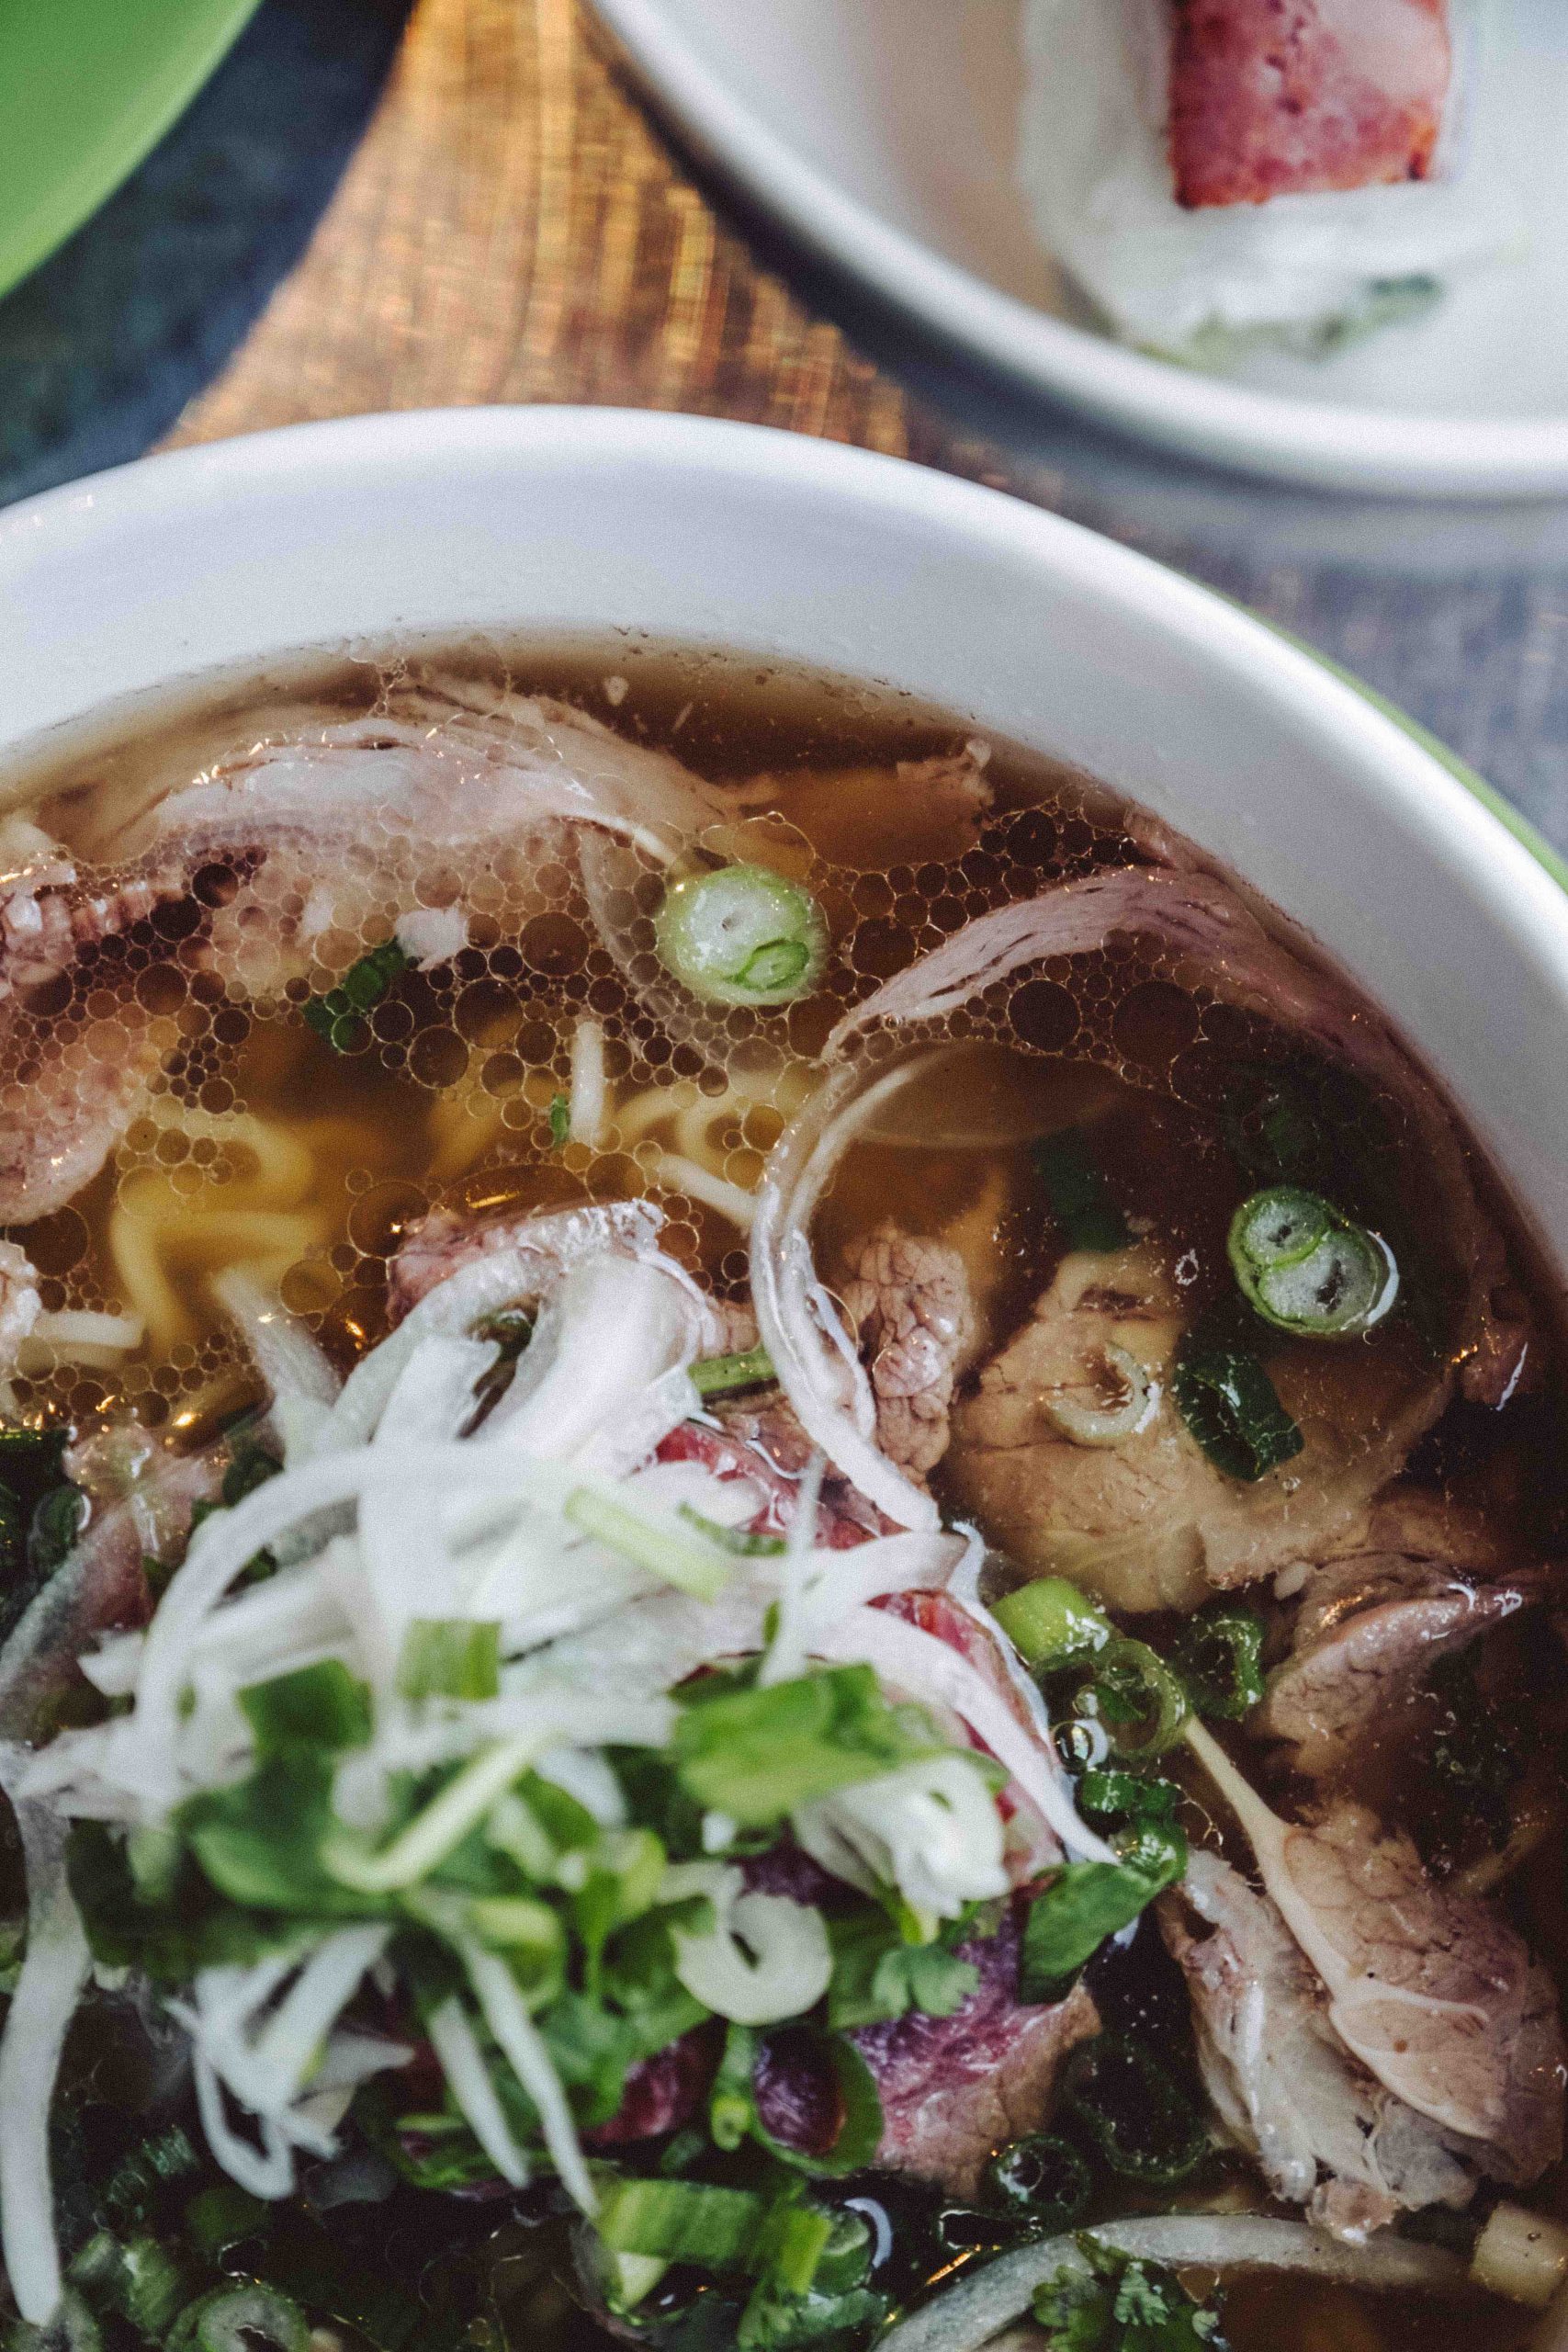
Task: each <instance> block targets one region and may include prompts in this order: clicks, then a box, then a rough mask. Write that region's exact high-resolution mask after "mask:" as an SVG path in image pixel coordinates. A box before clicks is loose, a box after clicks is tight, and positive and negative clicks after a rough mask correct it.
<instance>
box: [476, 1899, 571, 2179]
mask: <svg viewBox="0 0 1568 2352" xmlns="http://www.w3.org/2000/svg"><path fill="white" fill-rule="evenodd" d="M463 1964H464V1966H465V1967H466V1968H467V1970H468V1981H469V1983H470V1984H471V1985H473V1988H474V1991H475V1993H476V1994H477V1996H478V1997H479V2007H480V2008H481V2009H482V2010H483V2011H484V2019H485V2023H486V2025H488V2026H489V2028H490V2030H491V2033H493V2034H494V2036H495V2038H496V2041H497V2042H498V2043H499V2044H500V2047H501V2051H502V2056H503V2057H504V2058H505V2060H506V2063H507V2064H508V2065H509V2066H510V2067H511V2069H512V2071H513V2074H514V2075H516V2077H517V2079H518V2081H519V2082H520V2083H521V2084H522V2086H523V2087H524V2089H525V2091H526V2092H527V2094H528V2096H529V2098H531V2099H532V2100H533V2102H534V2105H535V2107H536V2109H537V2110H538V2116H539V2128H540V2130H541V2131H543V2133H544V2135H545V2145H546V2147H547V2149H548V2150H549V2154H550V2162H551V2163H552V2164H553V2165H555V2168H556V2170H557V2172H558V2174H559V2175H560V2177H561V2180H562V2182H563V2183H564V2185H565V2187H566V2188H567V2189H568V2190H569V2192H570V2195H571V2196H572V2197H574V2198H575V2199H576V2200H577V2202H578V2204H579V2205H580V2206H581V2209H582V2211H583V2212H585V2213H587V2214H589V2215H590V2216H592V2214H593V2213H595V2212H597V2211H598V2208H599V2199H598V2198H597V2196H596V2195H595V2193H594V2188H593V2183H592V2180H591V2179H590V2178H589V2176H588V2166H587V2164H586V2162H585V2161H584V2159H583V2154H582V2146H581V2142H580V2141H579V2139H578V2136H577V2126H576V2124H575V2123H574V2122H573V2121H572V2116H571V2109H570V2107H569V2106H568V2104H567V2098H566V2093H565V2091H564V2090H562V2088H561V2084H560V2077H559V2075H558V2074H557V2073H556V2070H555V2067H554V2066H553V2065H552V2064H551V2063H550V2055H549V2052H548V2051H547V2049H546V2047H545V2044H544V2041H543V2040H542V2038H541V2036H540V2033H539V2030H538V2028H537V2027H536V2025H535V2023H534V2020H533V2018H531V2017H530V2016H529V2015H528V2012H527V2009H526V2008H525V2007H524V2003H523V1996H522V1995H521V1994H520V1993H519V1991H518V1989H517V1984H516V1980H515V1978H514V1977H513V1974H512V1972H511V1970H510V1969H509V1968H508V1967H507V1966H506V1964H505V1962H503V1961H501V1960H498V1959H497V1958H496V1956H495V1954H494V1953H493V1952H490V1951H485V1950H484V1948H483V1946H482V1945H480V1944H476V1943H466V1944H465V1945H464V1947H463Z"/></svg>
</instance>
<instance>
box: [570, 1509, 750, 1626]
mask: <svg viewBox="0 0 1568 2352" xmlns="http://www.w3.org/2000/svg"><path fill="white" fill-rule="evenodd" d="M562 1517H563V1518H566V1519H569V1520H570V1521H571V1523H572V1525H573V1526H574V1527H581V1530H582V1532H583V1533H584V1534H585V1535H592V1537H593V1539H594V1541H595V1543H599V1544H608V1545H609V1546H610V1549H611V1550H612V1551H613V1552H619V1553H621V1554H622V1555H624V1557H625V1558H626V1559H628V1560H635V1561H636V1563H637V1566H638V1567H639V1568H646V1569H647V1570H648V1572H649V1575H650V1576H656V1577H663V1579H664V1581H665V1583H666V1584H672V1585H676V1586H678V1587H679V1589H681V1591H682V1592H689V1593H690V1594H691V1595H692V1597H693V1599H694V1600H717V1599H718V1596H719V1594H720V1593H721V1592H722V1591H723V1590H724V1588H725V1586H726V1585H727V1584H728V1581H729V1577H730V1572H731V1567H732V1565H733V1564H732V1563H731V1561H729V1560H728V1559H727V1558H726V1556H725V1555H724V1554H723V1553H722V1552H721V1551H718V1550H717V1549H716V1547H715V1546H714V1545H712V1544H703V1543H698V1542H695V1541H694V1539H693V1538H691V1537H690V1536H682V1534H681V1533H680V1532H678V1531H677V1530H676V1529H674V1528H672V1527H669V1526H665V1525H661V1524H660V1522H659V1521H657V1520H651V1519H644V1518H643V1517H642V1515H641V1513H640V1512H638V1511H635V1510H627V1509H626V1505H625V1504H624V1503H618V1502H615V1501H613V1500H612V1499H611V1498H610V1497H609V1496H608V1495H604V1494H600V1493H599V1492H598V1490H597V1489H596V1488H594V1487H575V1488H574V1489H573V1490H572V1492H571V1493H570V1495H569V1496H568V1497H567V1498H566V1502H565V1504H564V1506H563V1507H562Z"/></svg>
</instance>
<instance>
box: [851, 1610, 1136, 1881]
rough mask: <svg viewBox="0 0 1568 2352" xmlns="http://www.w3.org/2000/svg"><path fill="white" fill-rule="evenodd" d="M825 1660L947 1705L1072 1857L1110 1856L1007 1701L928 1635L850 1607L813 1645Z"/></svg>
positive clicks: (1104, 1858) (879, 1612)
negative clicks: (866, 1669)
mask: <svg viewBox="0 0 1568 2352" xmlns="http://www.w3.org/2000/svg"><path fill="white" fill-rule="evenodd" d="M817 1647H818V1654H819V1655H820V1656H821V1657H832V1658H838V1659H840V1661H843V1662H846V1663H850V1662H855V1663H860V1662H863V1663H864V1664H865V1665H867V1666H870V1667H873V1668H874V1669H875V1671H876V1673H877V1674H878V1676H879V1677H880V1678H881V1679H882V1680H883V1681H885V1682H891V1683H895V1684H897V1686H898V1687H899V1688H900V1689H901V1690H904V1691H908V1694H909V1696H910V1697H911V1698H912V1699H928V1700H931V1701H934V1702H938V1703H940V1704H942V1705H943V1706H948V1707H951V1708H953V1711H954V1713H957V1714H960V1715H962V1716H963V1718H964V1722H965V1723H966V1724H969V1726H970V1728H971V1729H972V1730H974V1731H976V1732H978V1734H979V1736H980V1737H981V1738H982V1739H983V1740H984V1741H985V1743H986V1745H987V1747H988V1748H989V1749H990V1751H991V1753H992V1755H993V1756H995V1758H997V1761H998V1763H999V1764H1000V1765H1002V1766H1003V1768H1004V1769H1005V1770H1006V1771H1007V1772H1008V1773H1009V1774H1010V1777H1011V1778H1012V1779H1013V1780H1014V1781H1017V1783H1018V1785H1019V1787H1020V1788H1021V1790H1022V1791H1023V1793H1024V1795H1025V1796H1026V1797H1028V1798H1029V1800H1030V1802H1031V1803H1032V1804H1033V1805H1035V1806H1036V1807H1037V1809H1038V1810H1039V1812H1040V1813H1041V1814H1042V1815H1043V1816H1044V1818H1045V1820H1046V1821H1047V1822H1048V1823H1049V1824H1050V1826H1051V1827H1052V1829H1054V1830H1055V1833H1056V1836H1057V1837H1058V1838H1060V1839H1061V1841H1062V1844H1063V1845H1064V1846H1065V1847H1066V1849H1067V1851H1068V1852H1069V1853H1071V1854H1077V1855H1080V1856H1082V1857H1083V1858H1084V1859H1086V1860H1090V1861H1097V1862H1113V1861H1115V1860H1116V1859H1117V1858H1116V1855H1115V1854H1114V1852H1113V1851H1112V1850H1111V1848H1110V1847H1109V1846H1108V1845H1107V1844H1106V1843H1105V1840H1104V1839H1103V1838H1097V1837H1096V1836H1095V1834H1094V1832H1093V1830H1092V1829H1089V1828H1088V1827H1086V1826H1085V1825H1084V1823H1083V1822H1082V1821H1080V1820H1079V1818H1078V1815H1077V1811H1076V1809H1075V1807H1074V1805H1073V1802H1072V1799H1071V1797H1070V1796H1069V1795H1068V1793H1067V1791H1066V1787H1065V1786H1064V1778H1065V1776H1064V1775H1063V1773H1062V1771H1061V1769H1060V1767H1059V1766H1058V1765H1057V1764H1056V1763H1055V1758H1054V1756H1053V1754H1052V1752H1051V1751H1050V1750H1049V1749H1048V1748H1046V1747H1043V1745H1042V1743H1041V1741H1040V1739H1039V1738H1038V1736H1037V1735H1036V1734H1035V1733H1034V1732H1033V1731H1032V1730H1026V1729H1025V1727H1024V1725H1023V1724H1021V1723H1020V1722H1019V1720H1018V1717H1017V1716H1016V1715H1015V1714H1014V1713H1013V1712H1012V1709H1011V1708H1010V1706H1009V1704H1008V1702H1007V1701H1006V1700H1005V1699H1004V1698H1003V1697H1002V1696H1001V1694H1000V1693H999V1692H998V1691H995V1690H993V1689H992V1687H991V1685H990V1683H988V1682H987V1679H986V1678H985V1676H984V1675H983V1674H981V1673H980V1671H979V1670H978V1668H976V1667H974V1666H971V1664H970V1663H969V1660H968V1659H967V1658H966V1657H961V1656H960V1654H959V1652H958V1651H957V1650H955V1649H953V1647H951V1645H949V1644H948V1643H946V1642H943V1641H939V1640H938V1638H937V1636H936V1635H935V1634H924V1633H922V1632H921V1631H920V1629H919V1626H917V1625H908V1624H906V1623H904V1622H903V1620H902V1619H901V1618H897V1617H892V1616H889V1615H888V1613H887V1612H886V1610H881V1609H856V1610H852V1611H850V1612H849V1613H848V1614H847V1615H846V1616H845V1617H843V1618H842V1619H840V1622H839V1623H838V1624H837V1625H835V1626H832V1627H831V1628H830V1629H829V1631H828V1632H827V1633H825V1634H822V1635H821V1636H820V1637H819V1638H818V1644H817Z"/></svg>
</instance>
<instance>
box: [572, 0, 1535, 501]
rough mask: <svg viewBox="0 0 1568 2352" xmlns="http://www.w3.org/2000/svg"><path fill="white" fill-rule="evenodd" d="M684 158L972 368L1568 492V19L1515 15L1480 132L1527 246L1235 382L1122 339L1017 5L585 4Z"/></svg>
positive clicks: (1202, 430)
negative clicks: (1055, 229)
mask: <svg viewBox="0 0 1568 2352" xmlns="http://www.w3.org/2000/svg"><path fill="white" fill-rule="evenodd" d="M594 5H595V6H596V7H597V9H598V12H599V15H600V16H601V17H602V18H603V19H604V23H605V25H606V26H607V27H608V28H609V29H610V31H611V33H612V35H613V36H614V38H615V41H616V43H617V45H618V47H619V48H620V50H621V51H622V52H623V54H624V55H625V56H626V59H627V61H628V62H629V63H630V64H631V66H632V68H633V70H634V72H635V73H636V74H637V78H638V80H639V81H640V82H641V83H642V85H643V86H644V87H645V88H646V89H647V90H648V92H649V95H650V96H652V97H653V99H654V100H655V102H656V104H657V105H658V106H659V107H660V108H661V110H662V111H663V112H664V114H665V115H666V116H668V118H669V119H671V121H672V122H673V123H674V125H675V127H676V128H677V130H679V131H680V132H681V133H682V136H683V137H684V138H685V139H686V140H687V141H688V142H689V143H690V144H691V146H692V147H693V148H694V149H695V150H696V151H697V153H699V154H701V155H702V156H703V157H704V158H705V160H706V161H707V162H708V163H710V164H715V165H716V167H717V168H718V169H719V170H720V171H721V172H722V173H723V174H724V175H726V176H727V177H728V179H729V180H731V181H732V182H733V183H735V184H736V185H737V186H738V187H740V188H742V189H743V190H744V191H745V192H746V194H747V195H748V196H750V198H752V199H753V201H754V202H756V203H757V204H759V205H761V206H762V207H764V208H765V209H766V210H768V211H769V212H771V213H773V215H774V216H775V218H777V219H778V220H781V221H783V222H784V225H785V226H786V228H788V229H789V230H790V231H791V232H792V233H793V234H794V235H795V236H796V237H797V238H799V239H801V240H802V241H803V242H804V243H806V244H807V245H809V246H810V247H811V248H812V249H813V250H814V251H815V252H817V253H818V254H823V255H825V256H826V257H827V259H828V260H829V261H830V262H833V263H835V264H836V265H838V266H840V268H842V269H845V270H848V271H850V272H851V273H852V275H853V276H854V277H857V278H859V279H860V280H862V281H863V283H864V284H866V285H868V286H871V287H873V288H875V290H876V291H877V292H878V293H879V294H881V295H883V296H885V297H886V299H887V300H889V301H891V302H893V303H895V304H897V306H898V308H899V309H900V310H901V311H905V312H906V313H907V314H908V316H909V317H911V318H913V319H915V320H916V321H918V322H919V323H920V324H921V325H922V326H924V327H926V328H927V329H929V330H931V332H932V333H934V334H937V335H939V336H940V337H942V339H943V340H944V341H945V342H947V343H950V344H953V345H957V346H958V347H959V348H961V349H962V350H964V352H966V353H967V354H968V355H969V356H971V357H972V358H973V359H976V360H978V361H979V362H980V363H981V364H982V365H983V366H985V367H987V368H995V369H999V370H1000V371H1002V372H1003V373H1004V374H1006V375H1008V376H1010V377H1011V378H1012V379H1014V380H1015V381H1017V382H1020V383H1021V384H1023V385H1024V386H1025V387H1027V388H1029V389H1031V390H1035V391H1037V392H1043V393H1044V394H1047V395H1048V396H1049V397H1051V398H1052V399H1053V400H1055V401H1064V402H1066V404H1067V405H1068V406H1069V407H1071V408H1074V409H1076V410H1077V411H1078V412H1079V413H1082V414H1084V415H1088V416H1090V417H1094V418H1097V419H1099V420H1100V422H1102V423H1104V424H1112V425H1116V426H1119V427H1121V428H1122V430H1123V431H1125V432H1128V433H1132V434H1135V435H1137V436H1138V437H1139V438H1140V439H1141V440H1145V441H1150V442H1153V443H1155V444H1156V445H1158V446H1159V447H1163V448H1167V449H1176V450H1180V451H1183V452H1185V453H1186V454H1187V455H1189V456H1191V457H1196V458H1204V459H1206V460H1208V461H1210V462H1211V463H1215V464H1220V465H1228V466H1236V467H1241V468H1245V469H1247V470H1248V471H1252V472H1257V473H1262V474H1270V475H1273V476H1275V477H1277V478H1278V479H1279V480H1280V481H1292V482H1306V483H1311V484H1312V485H1314V487H1318V488H1330V489H1336V490H1344V491H1354V492H1377V493H1391V492H1398V493H1404V494H1406V495H1419V496H1428V497H1441V498H1473V499H1500V498H1531V499H1533V498H1544V497H1561V496H1562V494H1563V493H1564V492H1568V332H1565V325H1564V321H1565V306H1568V236H1565V235H1564V233H1563V220H1564V206H1565V204H1568V141H1565V140H1564V138H1563V135H1562V125H1563V119H1564V108H1565V107H1568V9H1565V8H1564V7H1563V6H1562V0H1507V6H1506V8H1503V9H1500V10H1499V11H1498V25H1497V28H1496V30H1497V35H1498V39H1497V41H1496V50H1495V56H1494V58H1493V61H1492V65H1491V69H1490V70H1489V72H1488V74H1487V77H1486V80H1485V82H1484V84H1483V87H1482V90H1481V92H1480V103H1479V105H1478V107H1476V109H1475V120H1474V122H1473V123H1472V136H1473V138H1474V141H1475V144H1476V148H1477V151H1478V153H1479V154H1480V155H1481V156H1482V157H1483V159H1487V160H1488V161H1489V162H1490V163H1491V164H1493V165H1494V166H1495V168H1496V170H1497V171H1498V172H1499V173H1500V175H1503V176H1505V177H1506V179H1507V180H1508V181H1509V182H1510V183H1511V184H1512V185H1513V186H1514V187H1516V188H1517V192H1518V195H1519V198H1520V201H1521V203H1522V205H1523V207H1524V209H1525V213H1526V216H1527V218H1528V220H1529V234H1530V242H1529V248H1528V250H1527V251H1526V252H1525V253H1523V254H1521V255H1520V256H1519V257H1518V258H1517V259H1516V260H1514V261H1512V262H1509V263H1507V264H1506V265H1503V266H1499V267H1497V268H1495V269H1493V270H1488V271H1485V272H1483V273H1479V274H1478V275H1477V276H1476V277H1474V278H1473V279H1472V280H1470V281H1469V282H1467V283H1466V284H1464V285H1463V286H1461V287H1459V288H1455V289H1453V291H1452V292H1451V293H1450V296H1449V297H1448V299H1447V300H1445V301H1443V302H1442V303H1441V304H1440V305H1439V306H1438V309H1437V311H1434V312H1433V313H1432V314H1431V316H1430V317H1428V318H1426V319H1424V320H1422V321H1420V322H1414V323H1408V324H1406V325H1404V326H1401V327H1399V328H1397V329H1393V330H1385V331H1384V332H1383V333H1382V334H1377V335H1373V336H1371V337H1369V338H1368V339H1367V340H1366V341H1365V342H1364V343H1362V344H1360V345H1359V346H1358V347H1356V348H1354V349H1352V350H1348V351H1344V352H1340V353H1338V354H1337V355H1336V356H1335V357H1334V358H1332V359H1331V360H1328V361H1318V360H1313V359H1309V358H1305V357H1302V356H1292V355H1290V354H1289V353H1287V352H1283V351H1280V350H1276V349H1271V348H1269V347H1268V346H1267V345H1264V346H1260V347H1259V348H1258V350H1257V351H1255V352H1252V353H1250V354H1248V355H1247V356H1244V357H1243V358H1241V359H1240V360H1238V362H1237V365H1236V368H1235V372H1234V373H1233V374H1230V375H1227V376H1225V377H1224V378H1221V377H1216V376H1212V375H1207V374H1204V373H1201V372H1199V371H1197V370H1193V369H1187V368H1175V367H1171V366H1169V365H1168V364H1167V363H1166V362H1165V361H1163V360H1159V359H1155V358H1150V357H1147V356H1145V354H1143V353H1142V352H1138V351H1131V350H1128V349H1126V348H1124V347H1123V346H1122V345H1120V344H1117V343H1114V342H1112V341H1111V340H1110V339H1109V338H1108V337H1107V336H1106V335H1105V334H1102V333H1101V332H1100V330H1099V328H1098V327H1097V326H1096V325H1095V324H1094V323H1093V322H1092V320H1091V318H1090V314H1089V311H1088V309H1087V307H1086V306H1085V305H1084V304H1083V303H1082V302H1081V301H1078V300H1077V299H1076V298H1075V297H1073V296H1072V295H1071V294H1069V293H1068V292H1067V290H1066V288H1065V286H1064V284H1063V281H1062V278H1061V275H1060V273H1059V271H1058V270H1057V269H1056V268H1055V265H1054V263H1053V262H1052V260H1051V258H1050V256H1049V255H1048V254H1046V252H1045V251H1044V249H1043V246H1042V245H1041V243H1040V242H1039V239H1038V238H1037V236H1036V234H1035V232H1034V229H1033V227H1032V222H1031V220H1030V218H1029V212H1028V207H1027V205H1026V204H1025V202H1024V199H1023V198H1022V196H1021V193H1020V190H1019V187H1018V181H1017V168H1016V148H1017V121H1018V107H1019V98H1020V95H1021V81H1022V63H1021V37H1020V26H1019V6H1018V0H762V5H760V6H758V5H753V6H750V7H747V6H742V5H739V0H594Z"/></svg>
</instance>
